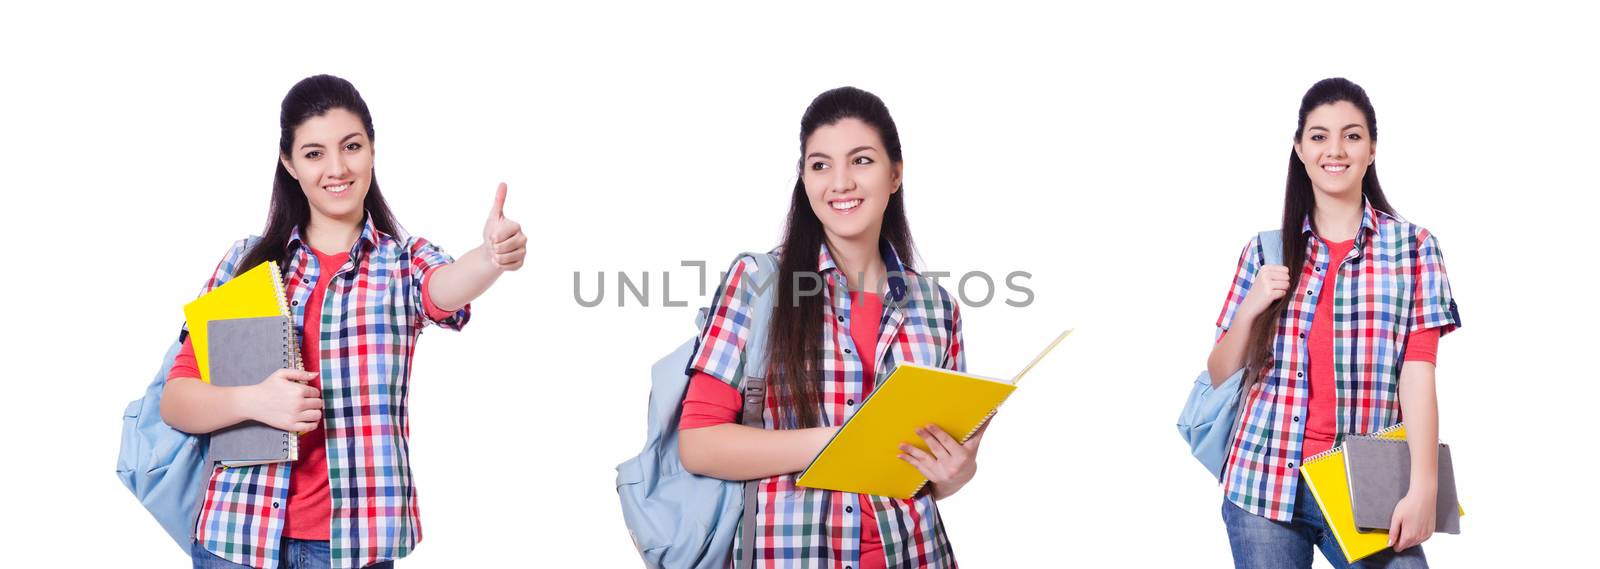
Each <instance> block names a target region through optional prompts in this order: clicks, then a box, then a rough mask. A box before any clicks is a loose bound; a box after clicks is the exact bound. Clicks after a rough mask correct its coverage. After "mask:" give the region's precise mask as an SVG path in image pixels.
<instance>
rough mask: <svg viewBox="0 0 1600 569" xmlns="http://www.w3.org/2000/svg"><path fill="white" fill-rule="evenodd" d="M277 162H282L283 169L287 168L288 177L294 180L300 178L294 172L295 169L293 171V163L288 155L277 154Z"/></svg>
mask: <svg viewBox="0 0 1600 569" xmlns="http://www.w3.org/2000/svg"><path fill="white" fill-rule="evenodd" d="M278 162H279V163H281V164H283V169H284V170H288V171H289V177H290V178H294V179H296V180H299V179H300V174H297V173H295V171H294V163H293V162H290V161H289V156H287V155H285V154H278Z"/></svg>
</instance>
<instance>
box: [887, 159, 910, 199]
mask: <svg viewBox="0 0 1600 569" xmlns="http://www.w3.org/2000/svg"><path fill="white" fill-rule="evenodd" d="M905 174H906V163H905V162H898V163H895V165H894V189H892V190H889V193H890V194H893V193H895V192H898V191H900V183H901V181H902V180H904V179H905Z"/></svg>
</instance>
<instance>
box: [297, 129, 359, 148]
mask: <svg viewBox="0 0 1600 569" xmlns="http://www.w3.org/2000/svg"><path fill="white" fill-rule="evenodd" d="M357 136H361V133H359V132H352V133H350V134H346V135H344V138H341V139H339V142H345V141H347V140H350V139H352V138H355V137H357ZM307 148H325V147H324V146H322V145H321V144H318V143H315V142H307V143H305V144H302V145H300V149H301V150H305V149H307Z"/></svg>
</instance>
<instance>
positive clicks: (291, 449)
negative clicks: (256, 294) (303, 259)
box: [267, 261, 306, 461]
mask: <svg viewBox="0 0 1600 569" xmlns="http://www.w3.org/2000/svg"><path fill="white" fill-rule="evenodd" d="M267 264H268V265H269V266H268V269H269V270H271V271H272V275H273V277H274V278H273V279H272V290H273V292H275V293H277V295H278V312H279V313H281V314H282V315H283V344H284V346H287V347H288V351H287V352H285V360H284V362H283V367H286V368H293V369H298V370H304V369H306V368H305V361H304V360H303V359H302V358H301V357H300V340H299V338H298V337H296V334H295V333H294V313H293V312H290V311H289V301H288V300H289V295H288V294H287V292H286V291H285V290H284V287H283V279H282V277H281V276H280V275H282V274H283V273H280V272H278V262H277V261H267ZM282 448H283V454H284V455H285V456H287V457H288V459H289V460H291V461H294V460H299V459H300V435H299V433H292V432H289V431H284V432H283V447H282Z"/></svg>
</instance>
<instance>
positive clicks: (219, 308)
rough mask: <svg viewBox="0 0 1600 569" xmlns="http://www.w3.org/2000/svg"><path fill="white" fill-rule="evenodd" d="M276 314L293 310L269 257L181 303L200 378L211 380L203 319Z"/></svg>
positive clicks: (282, 314)
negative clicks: (242, 272) (187, 301)
mask: <svg viewBox="0 0 1600 569" xmlns="http://www.w3.org/2000/svg"><path fill="white" fill-rule="evenodd" d="M280 315H281V316H287V317H289V318H290V319H291V321H293V320H292V319H293V318H294V313H292V312H289V305H288V303H286V302H284V292H283V281H282V280H280V279H279V278H278V264H277V263H275V262H272V261H267V262H265V263H262V264H260V265H256V268H254V269H250V270H248V271H245V272H244V274H241V275H239V276H236V277H234V278H233V279H232V280H230V281H228V282H226V283H223V284H222V286H219V287H217V288H214V289H211V292H208V293H206V294H204V295H202V296H201V297H200V298H197V299H195V300H194V302H190V303H189V304H185V305H184V306H183V317H184V318H185V319H186V320H187V321H188V323H189V339H190V340H192V341H193V342H194V359H195V367H197V368H199V369H200V380H201V381H204V382H207V383H210V382H211V360H210V359H209V357H208V356H209V352H208V351H207V346H208V344H207V343H206V330H207V328H209V326H207V325H206V323H208V322H211V321H212V320H226V319H230V318H258V317H262V316H280ZM295 367H299V365H296V366H295Z"/></svg>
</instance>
